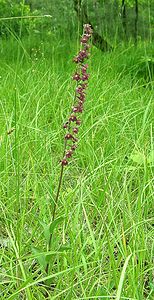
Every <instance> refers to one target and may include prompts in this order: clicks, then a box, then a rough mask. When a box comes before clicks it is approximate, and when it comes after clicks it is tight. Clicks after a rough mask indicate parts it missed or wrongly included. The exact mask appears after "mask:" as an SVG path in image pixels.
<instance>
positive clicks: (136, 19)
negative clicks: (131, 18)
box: [134, 0, 138, 46]
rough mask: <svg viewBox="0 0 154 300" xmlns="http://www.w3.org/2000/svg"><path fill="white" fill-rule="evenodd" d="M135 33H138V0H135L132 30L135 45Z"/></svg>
mask: <svg viewBox="0 0 154 300" xmlns="http://www.w3.org/2000/svg"><path fill="white" fill-rule="evenodd" d="M137 35H138V0H135V32H134V39H135V46H137Z"/></svg>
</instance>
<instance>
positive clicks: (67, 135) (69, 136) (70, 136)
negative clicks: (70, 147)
mask: <svg viewBox="0 0 154 300" xmlns="http://www.w3.org/2000/svg"><path fill="white" fill-rule="evenodd" d="M72 138H73V136H72V134H70V133H67V134H66V135H65V140H71V139H72Z"/></svg>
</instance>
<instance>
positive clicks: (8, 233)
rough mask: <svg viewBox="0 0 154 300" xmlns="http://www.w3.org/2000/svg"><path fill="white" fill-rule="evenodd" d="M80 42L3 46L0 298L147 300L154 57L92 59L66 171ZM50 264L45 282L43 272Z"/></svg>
mask: <svg viewBox="0 0 154 300" xmlns="http://www.w3.org/2000/svg"><path fill="white" fill-rule="evenodd" d="M77 40H78V39H77V36H75V37H74V38H73V39H71V38H69V37H68V38H66V37H65V39H64V38H58V37H56V36H47V37H46V38H43V37H41V36H39V35H38V36H37V34H34V35H33V36H31V37H29V38H28V37H27V38H26V37H24V38H17V37H15V36H14V37H11V38H9V39H7V38H6V39H1V49H0V57H1V59H0V207H1V208H0V209H1V214H0V228H1V229H0V253H1V254H0V265H1V270H0V281H1V283H0V298H1V299H2V300H4V299H7V300H13V299H15V300H19V299H23V300H24V299H25V300H31V299H32V300H33V299H34V300H35V299H37V300H43V299H46V298H48V299H58V300H63V299H67V300H69V299H73V300H75V299H76V300H77V299H78V300H79V299H105V300H107V299H110V300H113V299H116V300H122V299H125V300H144V299H147V300H152V299H153V297H154V281H153V278H154V271H153V250H154V243H153V238H154V234H153V228H154V227H153V224H154V218H153V200H154V140H153V139H154V128H153V121H154V58H153V53H154V46H153V45H152V44H148V43H146V42H139V44H138V46H137V47H135V46H134V45H133V44H132V43H131V42H130V43H129V44H128V45H127V47H126V46H124V45H119V46H118V47H115V49H114V50H113V51H112V52H106V53H103V52H102V51H100V50H99V49H97V48H96V47H95V46H92V48H91V56H90V60H89V72H90V79H89V86H88V89H87V97H86V102H85V106H84V112H83V114H82V117H81V118H82V125H81V126H80V130H79V135H78V136H79V142H78V148H77V150H76V151H75V155H74V156H73V158H72V159H71V160H70V163H69V165H68V166H67V167H65V169H64V177H63V182H62V188H61V192H60V197H59V202H58V206H57V210H56V218H59V220H60V222H58V223H57V226H56V227H55V229H54V232H53V239H52V247H51V250H50V251H48V249H47V246H46V239H48V237H47V231H46V225H45V224H49V223H50V222H51V218H52V210H53V205H54V200H55V195H56V192H57V185H58V180H59V174H60V163H59V162H60V160H61V159H62V155H63V148H64V135H65V132H64V129H63V123H64V122H65V120H66V119H67V118H68V116H69V112H70V109H71V107H72V103H73V97H74V90H75V84H74V82H73V81H72V75H73V72H74V70H75V65H74V64H73V63H72V58H73V57H74V55H76V53H77V51H78V49H79V48H78V47H79V42H78V41H77ZM47 260H48V261H50V272H49V274H46V273H45V271H44V266H45V262H46V261H47Z"/></svg>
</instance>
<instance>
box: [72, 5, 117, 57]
mask: <svg viewBox="0 0 154 300" xmlns="http://www.w3.org/2000/svg"><path fill="white" fill-rule="evenodd" d="M74 9H75V11H76V13H77V16H78V19H79V21H80V24H81V26H82V29H83V24H90V25H91V27H92V29H93V35H92V43H93V45H95V46H96V47H97V48H98V49H100V50H101V51H103V52H105V51H111V50H112V49H113V48H112V46H111V45H110V44H109V43H108V42H107V41H106V40H105V39H104V38H103V37H102V36H100V35H99V33H98V32H97V31H96V30H95V28H94V27H93V25H92V23H91V22H90V19H89V17H88V14H87V12H86V8H85V6H83V5H82V0H74Z"/></svg>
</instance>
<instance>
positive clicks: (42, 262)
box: [32, 247, 47, 270]
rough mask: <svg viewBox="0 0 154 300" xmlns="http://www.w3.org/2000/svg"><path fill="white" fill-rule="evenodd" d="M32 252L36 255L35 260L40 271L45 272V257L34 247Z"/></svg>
mask: <svg viewBox="0 0 154 300" xmlns="http://www.w3.org/2000/svg"><path fill="white" fill-rule="evenodd" d="M32 252H33V254H34V255H36V259H37V261H38V263H39V265H40V267H41V269H43V270H45V268H46V265H47V261H46V255H45V254H44V253H42V252H41V250H39V249H38V248H36V247H32Z"/></svg>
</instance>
